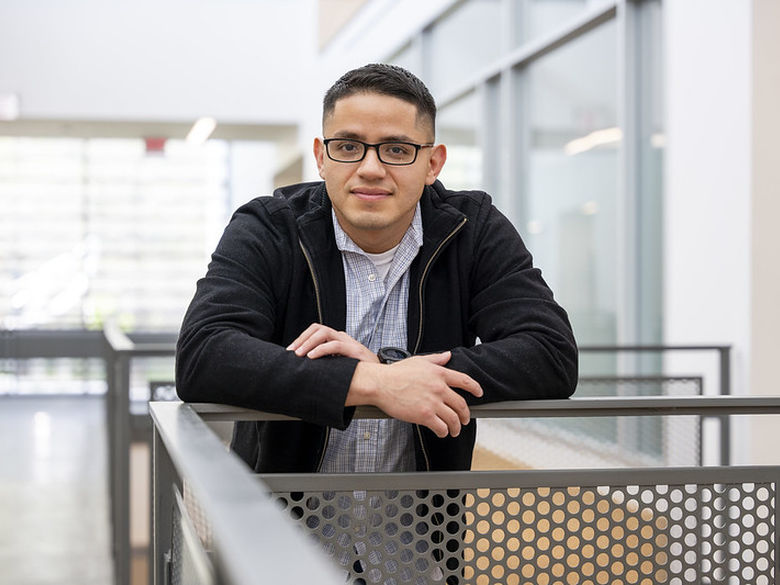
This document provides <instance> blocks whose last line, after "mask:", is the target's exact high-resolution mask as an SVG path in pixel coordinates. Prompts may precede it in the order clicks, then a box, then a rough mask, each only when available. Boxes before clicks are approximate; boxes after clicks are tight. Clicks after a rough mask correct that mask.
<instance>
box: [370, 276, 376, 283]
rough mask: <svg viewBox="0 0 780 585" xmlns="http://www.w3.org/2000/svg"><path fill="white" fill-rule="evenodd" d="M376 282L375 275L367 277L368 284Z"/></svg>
mask: <svg viewBox="0 0 780 585" xmlns="http://www.w3.org/2000/svg"><path fill="white" fill-rule="evenodd" d="M375 280H376V274H369V275H368V282H374V281H375Z"/></svg>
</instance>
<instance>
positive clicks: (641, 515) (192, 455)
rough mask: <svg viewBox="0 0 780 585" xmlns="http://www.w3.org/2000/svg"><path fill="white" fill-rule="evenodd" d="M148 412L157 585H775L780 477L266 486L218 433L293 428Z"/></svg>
mask: <svg viewBox="0 0 780 585" xmlns="http://www.w3.org/2000/svg"><path fill="white" fill-rule="evenodd" d="M151 412H152V417H153V420H154V453H153V461H154V472H153V474H154V475H153V477H154V506H153V511H154V518H153V527H154V538H153V542H154V554H153V562H154V565H155V583H156V584H158V585H159V584H163V583H169V582H178V579H179V577H180V575H181V574H182V573H185V574H187V575H196V574H197V578H192V580H191V581H190V582H192V583H219V584H223V583H224V584H228V585H249V584H250V583H253V584H257V583H266V582H267V583H275V584H276V583H306V582H318V583H337V582H344V581H345V579H346V580H347V581H348V582H350V583H360V584H369V583H395V584H401V583H414V584H417V583H420V584H423V583H424V584H429V583H442V584H444V583H446V584H456V583H457V584H459V585H460V584H466V583H470V584H471V583H474V584H477V585H498V584H502V585H505V584H507V585H508V584H519V583H533V584H544V583H577V584H590V585H593V584H597V583H598V584H604V583H610V584H615V583H618V582H619V583H624V584H629V583H632V584H633V583H637V584H641V585H648V584H651V583H652V584H656V583H670V584H675V585H677V584H679V585H683V584H686V583H699V584H701V583H740V584H744V583H757V584H758V583H760V584H766V585H769V584H772V583H775V575H776V574H777V562H778V558H779V557H778V551H777V546H778V543H777V538H776V534H775V527H776V526H778V521H779V520H780V519H778V517H777V508H776V504H775V502H776V490H777V485H778V480H780V466H762V467H758V466H749V467H747V466H746V467H726V466H715V467H702V466H688V467H669V468H622V469H620V468H618V469H557V470H513V471H500V472H496V471H486V472H474V471H472V472H447V473H398V474H379V473H377V474H289V475H263V476H256V475H254V474H252V472H251V471H250V469H249V468H248V467H246V466H245V465H244V464H243V463H242V462H240V461H239V460H238V459H237V457H236V456H235V455H233V454H232V453H230V452H229V451H227V450H226V448H225V445H224V443H223V442H222V441H221V440H220V439H219V438H218V437H217V436H216V435H215V434H214V433H213V432H212V431H211V430H210V428H209V426H208V424H209V423H210V422H211V421H226V420H229V421H233V420H285V419H286V417H283V416H279V415H267V414H264V413H259V412H256V411H250V410H245V409H238V408H232V407H226V406H220V405H197V404H196V405H188V404H182V403H174V402H169V403H153V404H152V405H151ZM778 413H780V397H735V396H728V397H679V398H678V397H636V398H617V397H612V398H572V399H569V400H539V401H526V402H512V403H502V404H495V405H481V406H477V407H474V408H473V409H472V416H473V417H474V418H479V419H486V418H507V417H512V418H534V419H536V418H547V417H569V418H571V417H577V418H580V417H602V416H619V417H622V416H642V417H654V416H672V417H674V416H680V415H698V416H725V415H734V414H742V415H748V414H750V415H757V414H762V415H764V414H778ZM356 416H358V417H363V418H375V417H382V416H383V414H382V413H381V412H380V411H378V410H376V409H371V408H359V409H358V410H357V413H356ZM294 525H297V528H298V531H297V533H296V532H295V531H292V532H291V530H290V528H291V527H292V526H294ZM185 534H186V535H187V536H186V537H184V536H183V535H185ZM328 558H329V559H330V563H329V565H328V563H325V565H327V566H329V569H328V570H326V571H325V572H324V573H323V572H322V571H323V570H324V569H323V562H324V561H323V559H328ZM193 559H197V561H193ZM169 579H170V580H169Z"/></svg>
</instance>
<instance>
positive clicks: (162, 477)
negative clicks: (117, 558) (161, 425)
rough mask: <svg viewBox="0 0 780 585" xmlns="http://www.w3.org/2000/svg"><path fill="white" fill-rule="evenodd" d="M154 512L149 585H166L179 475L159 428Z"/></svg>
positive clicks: (154, 441)
mask: <svg viewBox="0 0 780 585" xmlns="http://www.w3.org/2000/svg"><path fill="white" fill-rule="evenodd" d="M152 432H153V437H152V505H151V507H150V509H151V513H152V519H151V532H152V534H151V540H150V542H151V545H152V555H151V559H150V563H149V566H150V579H149V585H167V583H168V563H167V559H166V556H167V553H168V552H169V550H170V548H171V536H172V532H173V531H172V525H171V523H172V522H173V512H172V509H173V501H172V499H173V497H172V496H173V489H172V486H173V485H174V482H176V479H177V475H176V472H175V470H174V467H173V463H172V461H171V458H170V455H169V454H168V451H167V450H166V448H165V444H164V443H163V441H162V439H161V438H160V434H159V432H158V430H157V427H156V425H152Z"/></svg>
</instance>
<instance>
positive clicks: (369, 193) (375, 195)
mask: <svg viewBox="0 0 780 585" xmlns="http://www.w3.org/2000/svg"><path fill="white" fill-rule="evenodd" d="M350 192H351V193H352V195H354V196H355V197H357V198H358V199H361V200H363V201H380V200H382V199H384V198H386V197H390V193H389V192H387V191H385V190H383V189H370V188H357V189H352V191H350Z"/></svg>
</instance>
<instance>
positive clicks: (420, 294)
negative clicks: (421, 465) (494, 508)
mask: <svg viewBox="0 0 780 585" xmlns="http://www.w3.org/2000/svg"><path fill="white" fill-rule="evenodd" d="M467 221H468V218H467V217H464V218H463V219H462V220H461V222H460V223H459V224H458V225H456V226H455V227H454V228H453V230H452V231H451V232H450V233H449V235H448V236H447V237H446V238H444V239H443V240H442V241H441V243H440V244H439V246H438V247H437V248H436V250H435V251H434V252H433V255H432V256H431V258H430V260H428V262H427V263H426V264H425V268H424V269H423V271H422V275H421V276H420V286H419V288H418V290H417V299H418V302H419V303H420V313H419V314H420V324H419V327H418V328H417V341H416V342H415V344H414V351H413V352H412V355H415V354H416V353H417V351H418V350H419V349H420V343H421V342H422V327H423V285H424V284H425V278H426V277H427V276H428V270H429V269H430V267H431V265H432V264H433V261H434V260H436V258H437V256H438V255H439V252H441V250H442V248H444V246H446V245H447V242H449V241H450V240H451V239H452V238H453V237H455V234H457V233H458V232H459V231H460V230H461V228H462V227H463V226H464V225H466V222H467ZM414 428H415V429H416V430H417V436H418V437H419V439H420V449H422V453H423V457H424V458H425V469H426V471H430V470H431V462H430V459H429V458H428V452H427V451H426V450H425V443H424V442H423V436H422V430H421V429H420V425H417V424H416V425H414Z"/></svg>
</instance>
